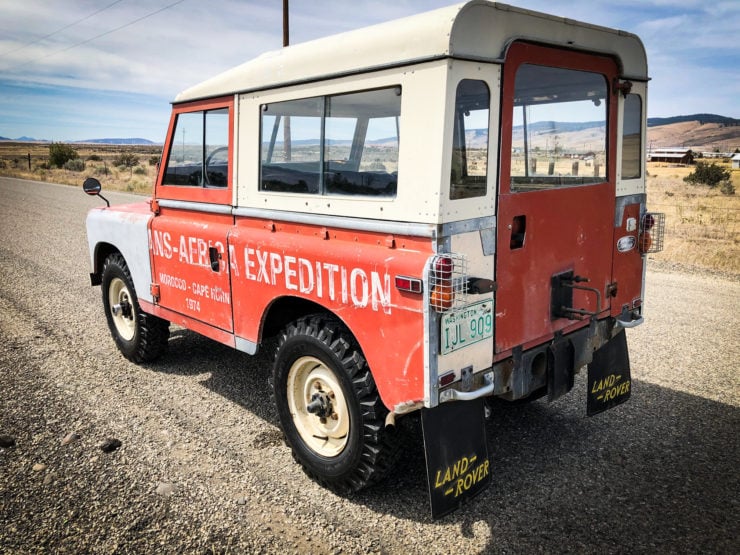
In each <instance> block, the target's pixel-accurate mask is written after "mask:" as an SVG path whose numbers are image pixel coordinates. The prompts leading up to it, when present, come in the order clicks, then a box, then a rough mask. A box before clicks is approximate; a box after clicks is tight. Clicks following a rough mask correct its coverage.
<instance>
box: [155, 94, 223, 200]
mask: <svg viewBox="0 0 740 555" xmlns="http://www.w3.org/2000/svg"><path fill="white" fill-rule="evenodd" d="M219 109H228V112H229V123H228V164H229V169H228V176H227V178H226V186H210V187H209V186H206V185H174V184H165V183H163V181H164V176H165V172H166V169H167V162H168V161H169V157H170V154H171V151H172V148H173V146H174V144H175V142H176V141H175V137H174V132H175V128H176V125H177V118H178V116H180V115H181V114H187V113H193V112H207V111H212V110H219ZM234 142H235V141H234V97H233V96H229V97H225V98H216V99H208V100H198V101H195V102H187V103H184V104H178V105H175V106H173V108H172V115H171V116H170V123H169V127H168V129H167V139H166V140H165V144H164V148H163V149H162V158H161V160H160V167H159V172H158V174H157V182H156V187H155V198H156V199H157V200H160V199H161V200H181V201H190V202H203V203H208V204H222V205H231V204H232V200H233V187H234Z"/></svg>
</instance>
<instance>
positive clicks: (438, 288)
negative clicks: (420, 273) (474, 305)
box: [429, 254, 467, 312]
mask: <svg viewBox="0 0 740 555" xmlns="http://www.w3.org/2000/svg"><path fill="white" fill-rule="evenodd" d="M431 266H432V271H431V275H430V283H431V287H432V291H431V294H430V295H429V302H430V304H431V305H432V307H433V308H434V309H435V310H436V311H437V312H447V311H448V310H451V309H452V308H453V307H455V306H459V305H462V304H464V303H465V297H466V286H465V284H466V279H467V276H466V273H467V271H466V260H465V257H463V256H462V255H459V254H438V255H436V256H435V257H434V258H433V259H432V265H431Z"/></svg>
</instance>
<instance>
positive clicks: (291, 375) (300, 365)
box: [287, 356, 350, 457]
mask: <svg viewBox="0 0 740 555" xmlns="http://www.w3.org/2000/svg"><path fill="white" fill-rule="evenodd" d="M287 394H288V407H289V409H290V413H291V416H292V417H293V422H294V423H295V427H296V429H297V430H298V433H299V434H300V436H301V439H303V441H304V442H305V443H306V445H307V446H308V447H309V448H310V449H311V450H312V451H314V452H315V453H316V454H318V455H320V456H322V457H336V456H337V455H339V454H340V453H341V452H342V450H343V449H344V448H345V447H346V446H347V441H348V436H349V426H350V415H349V409H348V407H347V400H346V399H345V396H344V393H343V391H342V387H341V386H340V384H339V381H338V380H337V377H336V375H335V374H334V372H332V371H331V370H330V369H329V368H327V367H326V365H324V363H323V362H321V361H320V360H319V359H317V358H315V357H310V356H306V357H301V358H299V359H297V360H296V361H295V362H294V363H293V365H292V366H291V367H290V371H289V372H288V382H287ZM317 406H319V407H320V408H318V409H317ZM310 409H311V410H310Z"/></svg>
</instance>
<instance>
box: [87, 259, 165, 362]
mask: <svg viewBox="0 0 740 555" xmlns="http://www.w3.org/2000/svg"><path fill="white" fill-rule="evenodd" d="M101 285H102V292H103V307H104V308H105V317H106V320H107V321H108V328H109V329H110V332H111V335H112V336H113V339H114V340H115V342H116V345H117V346H118V349H119V350H120V351H121V353H122V354H123V356H125V357H126V358H127V359H129V360H130V361H132V362H147V361H151V360H154V359H156V358H158V357H160V356H161V355H162V354H163V353H164V352H165V351H166V350H167V341H168V339H169V337H170V327H169V326H170V324H169V322H167V321H166V320H162V319H161V318H158V317H156V316H152V315H151V314H147V313H145V312H142V311H141V307H140V306H139V300H138V297H137V296H136V290H135V289H134V283H133V280H132V279H131V272H130V271H129V269H128V265H127V264H126V261H125V260H124V258H123V256H121V255H120V254H118V253H115V254H111V255H110V256H108V258H106V259H105V263H104V264H103V277H102V284H101ZM116 305H119V307H118V309H117V310H118V314H115V313H114V307H115V306H116ZM120 305H123V306H124V308H123V309H121V307H120Z"/></svg>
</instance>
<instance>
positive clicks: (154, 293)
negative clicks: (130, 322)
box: [149, 283, 159, 303]
mask: <svg viewBox="0 0 740 555" xmlns="http://www.w3.org/2000/svg"><path fill="white" fill-rule="evenodd" d="M149 292H150V293H151V294H152V299H153V300H154V302H155V303H158V302H159V284H158V283H152V284H151V285H150V286H149Z"/></svg>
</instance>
